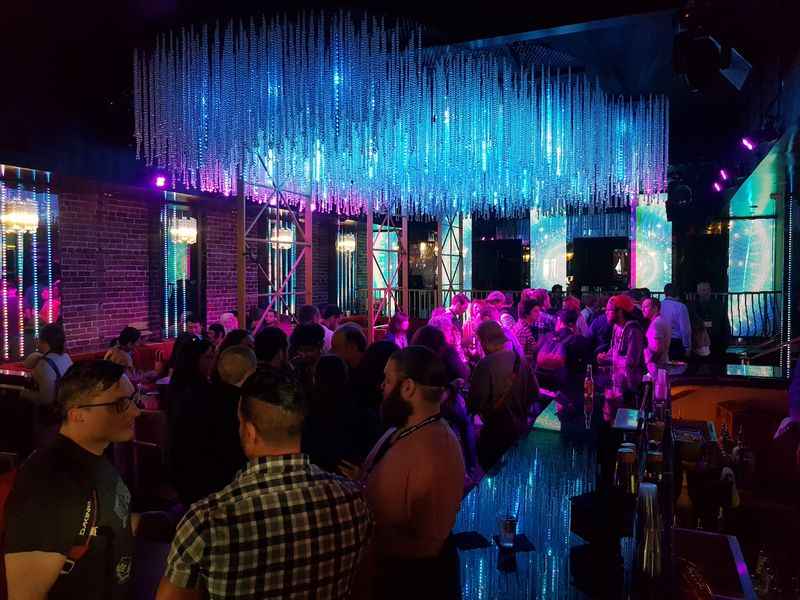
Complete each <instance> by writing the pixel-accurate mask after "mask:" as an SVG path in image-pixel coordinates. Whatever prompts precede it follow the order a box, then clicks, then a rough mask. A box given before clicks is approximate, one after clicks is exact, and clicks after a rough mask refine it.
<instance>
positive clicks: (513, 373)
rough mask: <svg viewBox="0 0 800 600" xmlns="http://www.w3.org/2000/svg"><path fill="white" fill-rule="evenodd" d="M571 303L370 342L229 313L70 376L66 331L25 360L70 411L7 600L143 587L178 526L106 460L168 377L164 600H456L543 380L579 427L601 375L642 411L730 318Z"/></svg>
mask: <svg viewBox="0 0 800 600" xmlns="http://www.w3.org/2000/svg"><path fill="white" fill-rule="evenodd" d="M559 288H560V286H559V287H556V288H554V289H553V290H551V291H549V292H548V291H547V290H544V289H527V290H524V291H523V292H522V294H521V297H520V299H519V301H518V302H517V303H516V306H514V304H513V302H512V299H511V298H510V296H509V295H507V294H505V293H503V292H492V293H491V294H489V295H488V296H487V297H486V298H485V299H484V300H472V301H470V300H469V299H468V298H467V297H466V296H465V295H463V294H455V295H454V296H453V297H452V299H451V302H450V305H449V306H448V307H446V308H445V307H439V308H437V309H435V310H434V311H433V313H432V315H431V317H430V319H429V320H428V321H427V323H416V324H415V325H416V327H412V320H411V319H410V318H409V316H408V315H407V314H404V313H401V312H398V313H396V314H394V315H392V317H391V318H390V319H389V323H388V326H387V328H386V331H385V335H383V336H376V337H382V339H379V341H375V342H373V343H372V344H368V342H367V336H366V335H365V332H364V330H363V329H362V327H360V326H359V325H358V324H356V323H355V322H344V323H343V322H342V312H341V311H340V310H339V309H338V308H337V307H336V306H331V305H329V306H325V307H323V309H322V311H320V310H319V309H318V308H317V307H315V306H310V305H308V306H301V307H300V308H299V309H298V310H297V312H296V314H295V321H296V322H295V323H294V324H293V326H292V327H290V328H289V327H286V326H285V325H286V324H285V322H283V321H282V320H281V319H280V318H279V317H277V316H276V315H275V314H274V313H272V314H265V315H263V316H262V318H260V319H258V320H254V321H253V322H254V323H255V326H256V329H257V330H256V331H248V330H245V329H240V328H238V327H239V324H238V322H237V321H236V317H235V315H233V314H231V313H228V314H226V315H224V316H223V318H221V319H220V322H219V323H214V324H211V325H210V326H209V327H208V328H207V329H204V327H203V324H202V323H200V322H198V321H196V320H192V319H187V326H186V331H185V332H184V333H182V334H181V335H180V336H179V337H178V338H177V339H176V340H175V344H174V347H173V350H172V354H171V356H170V358H169V360H168V361H165V362H164V364H163V365H159V369H157V371H155V372H150V373H142V372H139V371H137V370H136V368H135V365H134V360H133V351H134V348H135V346H136V345H137V344H138V343H139V341H140V332H139V331H138V330H136V329H134V328H125V329H124V330H123V331H122V332H121V334H120V336H119V337H118V338H117V339H116V340H115V343H114V345H113V347H112V348H110V349H109V351H108V352H107V354H106V355H105V357H104V360H97V361H83V362H78V363H76V364H74V365H72V364H71V361H70V358H69V356H68V355H67V354H66V352H65V339H64V333H63V331H62V330H61V329H60V328H59V327H58V326H57V325H48V326H47V327H45V328H43V330H42V335H41V338H40V341H39V346H40V352H38V353H36V354H35V355H33V356H32V357H30V358H29V359H28V362H27V363H26V364H27V366H29V367H30V368H31V369H32V372H33V374H34V378H35V379H36V380H37V381H38V382H39V383H38V386H37V390H36V393H35V402H36V403H37V405H39V406H41V407H42V408H43V409H44V408H47V409H48V411H49V413H50V414H51V415H56V416H55V417H54V418H53V419H52V424H53V425H52V427H53V429H52V431H51V434H52V435H51V436H50V438H51V439H50V440H49V441H48V443H46V444H43V446H44V447H43V448H42V449H40V450H38V451H37V452H35V453H34V455H33V456H32V457H31V458H30V459H29V460H27V462H26V463H25V464H24V465H23V466H22V467H21V469H20V470H19V472H18V474H17V476H16V481H15V482H14V483H13V488H12V490H11V494H10V496H9V498H8V501H7V505H6V516H7V523H6V531H5V548H4V552H5V565H6V569H7V580H8V585H9V589H10V591H11V597H25V598H27V597H31V598H43V597H45V596H47V595H48V594H49V597H50V598H77V597H80V598H109V597H113V598H122V597H125V596H126V594H127V593H129V590H130V587H131V584H132V580H133V578H134V577H135V571H134V562H135V561H134V542H133V539H134V538H133V536H134V534H136V533H137V531H139V532H140V533H141V532H143V531H144V532H146V531H152V530H155V529H159V527H157V526H156V525H154V523H157V522H158V523H161V524H162V525H163V520H164V518H163V515H162V517H161V521H158V520H157V519H156V517H155V516H154V515H153V514H151V513H144V514H135V513H132V512H131V510H130V506H131V495H130V492H129V491H128V488H127V486H126V484H125V482H124V481H123V479H122V478H121V477H120V475H119V474H118V473H117V471H116V470H115V469H114V467H113V466H112V465H111V463H110V462H109V461H108V460H106V458H105V456H106V455H107V454H108V448H109V446H110V445H111V444H114V443H120V442H127V441H130V440H131V439H132V438H133V437H134V422H135V419H136V418H137V416H138V415H139V413H140V408H139V405H138V402H137V388H138V387H139V386H140V384H142V383H143V382H149V381H156V380H158V381H161V382H164V383H165V387H166V394H165V400H166V413H167V423H168V439H169V444H168V448H167V459H166V462H167V463H168V476H169V480H170V483H171V485H172V488H173V489H174V493H175V497H176V500H177V504H176V506H177V507H178V508H177V509H176V511H175V512H176V513H179V514H181V515H182V518H181V519H180V522H179V523H178V524H177V527H176V531H175V534H174V539H173V540H172V545H171V550H170V553H169V556H168V559H167V564H166V569H165V573H164V576H163V579H162V582H161V585H160V586H159V589H158V594H157V597H158V598H159V599H169V598H200V597H204V596H208V597H211V598H260V597H264V595H265V593H266V591H267V590H268V591H269V595H270V596H271V597H325V598H344V597H350V596H351V595H352V596H353V597H363V598H370V597H372V598H395V597H398V598H399V597H408V596H409V595H410V594H412V593H415V591H419V590H421V589H424V590H425V592H426V593H428V594H435V596H436V597H443V598H444V597H454V596H457V595H458V590H457V588H458V576H457V558H456V555H455V549H454V546H453V542H452V539H451V536H450V531H451V528H452V527H453V524H454V522H455V519H456V514H457V512H458V509H459V506H460V502H461V498H462V497H463V495H464V493H465V491H466V490H468V489H470V487H471V486H473V485H474V484H475V483H476V482H477V481H478V480H479V479H480V478H481V476H482V475H483V474H485V473H486V472H487V471H489V470H490V469H491V468H492V467H493V466H494V465H495V464H496V463H497V462H498V461H499V460H500V459H501V457H502V455H503V454H504V453H505V452H506V450H508V448H509V447H511V446H512V445H513V444H514V443H515V442H516V441H517V440H518V439H520V438H521V437H522V436H524V435H527V433H528V431H529V430H530V427H531V424H532V422H533V419H534V418H535V416H536V414H537V412H538V411H539V410H540V408H541V405H540V402H539V398H540V386H541V387H542V388H547V389H548V390H551V391H552V392H553V393H555V394H556V395H557V397H558V398H559V403H560V404H561V405H562V407H563V409H564V411H565V412H566V413H567V414H568V413H569V411H570V410H577V408H576V407H577V406H579V405H580V403H581V401H582V393H583V374H584V372H585V371H586V367H587V365H607V366H608V368H609V370H610V371H611V372H612V373H613V386H612V387H613V389H614V390H615V391H617V392H618V393H619V394H620V396H621V397H623V398H625V397H628V398H630V396H632V395H635V394H636V393H637V391H638V389H639V386H640V383H641V381H642V377H643V375H644V374H645V373H647V372H651V373H653V372H654V370H655V369H658V368H661V367H664V366H666V365H667V363H668V362H669V361H670V360H671V359H672V360H676V359H680V358H686V356H687V353H689V354H692V353H694V354H697V355H700V356H702V352H699V351H698V346H696V345H695V344H696V341H695V338H698V336H697V335H696V333H695V332H694V327H695V325H694V324H693V322H692V319H691V317H690V316H689V315H690V314H693V315H695V314H699V317H697V318H696V319H694V320H695V321H697V320H698V319H700V320H701V321H702V322H703V327H704V328H706V329H707V328H708V326H707V325H706V324H707V323H708V322H709V321H711V322H715V321H716V320H717V318H718V317H719V315H717V314H716V313H714V314H712V313H710V312H708V313H702V306H701V307H700V311H695V310H693V311H690V310H689V308H688V307H687V306H686V305H684V304H683V303H681V302H680V301H679V300H678V299H677V294H676V292H675V290H674V289H673V288H672V286H667V289H665V299H664V300H663V301H659V300H658V299H657V298H655V297H653V296H651V294H650V293H649V292H648V291H647V290H631V291H629V292H626V293H620V294H617V295H614V296H611V297H602V296H595V295H593V294H583V296H582V297H581V298H578V297H576V296H573V295H569V294H568V295H565V294H563V292H562V291H561V289H559ZM229 317H232V318H229ZM720 327H724V326H723V325H721V326H720ZM381 333H384V332H383V330H381ZM712 335H713V326H712ZM699 337H700V338H702V336H699ZM708 337H709V335H708V333H707V335H706V338H708ZM699 341H700V343H701V347H702V344H703V343H705V342H706V341H707V339H705V338H703V339H700V340H699ZM709 345H711V344H710V343H708V344H706V346H709ZM56 430H57V432H56ZM161 529H163V527H161ZM161 529H159V530H161ZM411 573H413V574H414V576H413V577H409V574H411Z"/></svg>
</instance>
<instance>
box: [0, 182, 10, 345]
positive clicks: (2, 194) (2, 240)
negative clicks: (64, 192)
mask: <svg viewBox="0 0 800 600" xmlns="http://www.w3.org/2000/svg"><path fill="white" fill-rule="evenodd" d="M0 174H2V175H5V166H3V167H2V170H0ZM0 204H2V207H0V214H2V216H5V213H6V185H5V183H3V182H2V181H0ZM1 221H2V219H0V222H1ZM0 247H1V248H2V251H0V264H2V267H1V270H2V272H1V273H0V278H2V283H0V286H2V293H3V358H4V359H5V360H9V359H10V358H11V351H10V347H9V344H10V342H9V335H8V280H7V279H6V276H7V272H8V265H7V264H6V228H5V225H2V224H0Z"/></svg>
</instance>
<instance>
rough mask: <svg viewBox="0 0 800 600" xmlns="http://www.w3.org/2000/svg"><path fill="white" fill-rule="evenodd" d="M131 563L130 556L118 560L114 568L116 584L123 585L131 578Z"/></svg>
mask: <svg viewBox="0 0 800 600" xmlns="http://www.w3.org/2000/svg"><path fill="white" fill-rule="evenodd" d="M132 565H133V561H132V560H131V557H130V556H123V557H122V558H120V559H119V562H118V563H117V568H116V573H115V574H116V576H117V583H119V584H123V583H125V582H126V581H128V579H130V578H131V566H132Z"/></svg>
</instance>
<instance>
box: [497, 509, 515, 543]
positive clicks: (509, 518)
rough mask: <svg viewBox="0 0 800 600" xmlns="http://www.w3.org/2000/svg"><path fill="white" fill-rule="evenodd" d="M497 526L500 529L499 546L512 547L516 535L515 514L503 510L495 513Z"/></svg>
mask: <svg viewBox="0 0 800 600" xmlns="http://www.w3.org/2000/svg"><path fill="white" fill-rule="evenodd" d="M497 527H498V529H499V530H500V534H499V536H498V540H499V542H500V547H501V548H513V547H514V538H515V537H516V536H517V515H514V514H511V513H508V512H503V513H499V514H498V515H497Z"/></svg>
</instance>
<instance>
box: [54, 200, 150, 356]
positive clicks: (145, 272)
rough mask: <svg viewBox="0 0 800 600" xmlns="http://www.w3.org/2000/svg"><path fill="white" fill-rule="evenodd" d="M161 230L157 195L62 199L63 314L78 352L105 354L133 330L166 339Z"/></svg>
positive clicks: (60, 219)
mask: <svg viewBox="0 0 800 600" xmlns="http://www.w3.org/2000/svg"><path fill="white" fill-rule="evenodd" d="M157 224H158V202H157V196H155V194H153V193H152V192H149V191H145V190H131V189H116V190H108V189H100V188H98V187H90V186H80V187H79V188H77V189H73V190H71V191H64V190H62V191H61V192H60V194H59V244H58V245H59V248H58V253H59V254H60V256H61V281H62V313H63V317H64V329H65V331H66V334H67V340H68V341H69V348H70V350H71V351H72V352H81V351H90V350H99V349H101V348H104V347H106V346H107V345H108V342H109V340H111V339H112V338H114V337H116V336H117V335H118V334H119V332H120V330H121V329H122V328H123V327H125V326H126V325H129V324H135V325H137V326H139V327H141V328H144V329H149V330H151V331H155V332H158V331H160V327H161V323H160V322H159V321H158V312H159V311H158V309H157V307H153V306H152V295H151V284H152V277H153V276H154V274H153V273H152V272H151V261H150V256H151V253H152V252H154V251H157V250H158V243H157V240H158V227H157ZM154 225H155V227H154ZM153 231H155V239H153Z"/></svg>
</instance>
